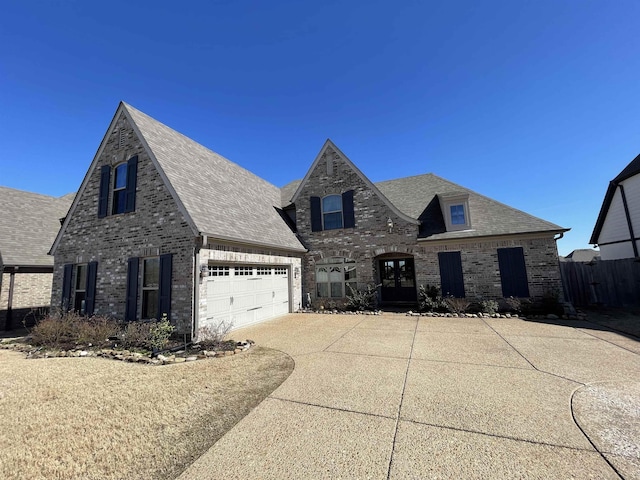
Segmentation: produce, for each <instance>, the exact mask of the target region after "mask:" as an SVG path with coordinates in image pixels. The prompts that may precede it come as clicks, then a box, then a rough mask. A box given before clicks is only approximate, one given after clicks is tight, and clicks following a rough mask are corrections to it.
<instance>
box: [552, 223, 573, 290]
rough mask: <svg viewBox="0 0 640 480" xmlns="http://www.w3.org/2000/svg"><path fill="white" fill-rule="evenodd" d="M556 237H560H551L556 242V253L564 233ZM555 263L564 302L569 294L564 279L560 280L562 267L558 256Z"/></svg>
mask: <svg viewBox="0 0 640 480" xmlns="http://www.w3.org/2000/svg"><path fill="white" fill-rule="evenodd" d="M558 235H560V236H559V237H553V239H554V240H555V242H556V252H557V251H558V240H561V239H562V238H563V237H564V232H560V233H558ZM556 258H557V261H558V273H559V274H560V283H561V284H562V295H563V297H564V299H563V300H564V301H565V302H566V301H568V299H569V292H567V287H566V285H565V284H564V279H563V278H562V265H560V256H559V255H558V256H557V257H556Z"/></svg>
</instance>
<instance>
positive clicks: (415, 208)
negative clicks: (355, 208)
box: [375, 173, 567, 240]
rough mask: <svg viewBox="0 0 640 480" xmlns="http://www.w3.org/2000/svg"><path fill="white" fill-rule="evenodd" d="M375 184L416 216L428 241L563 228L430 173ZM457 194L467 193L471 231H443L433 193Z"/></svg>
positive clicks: (391, 199)
mask: <svg viewBox="0 0 640 480" xmlns="http://www.w3.org/2000/svg"><path fill="white" fill-rule="evenodd" d="M375 185H376V186H377V187H378V189H380V191H381V192H382V193H383V194H384V195H385V196H386V197H387V198H388V199H389V200H390V201H391V203H393V204H394V205H395V206H396V207H397V208H398V209H399V210H400V211H402V212H403V213H405V214H406V215H408V216H410V217H413V218H418V219H420V220H421V221H422V226H421V228H420V232H421V233H420V236H421V237H423V238H424V237H426V238H429V239H431V240H439V239H450V238H468V237H484V236H492V235H507V234H513V233H532V232H561V231H566V230H567V229H566V228H562V227H560V226H558V225H556V224H554V223H551V222H547V221H546V220H542V219H540V218H538V217H534V216H533V215H529V214H528V213H525V212H523V211H521V210H518V209H515V208H512V207H509V206H508V205H505V204H503V203H500V202H497V201H496V200H492V199H490V198H488V197H485V196H484V195H480V194H479V193H476V192H474V191H473V190H469V189H468V188H464V187H462V186H460V185H457V184H455V183H453V182H449V181H448V180H445V179H444V178H441V177H439V176H437V175H434V174H432V173H427V174H424V175H416V176H413V177H406V178H399V179H397V180H388V181H385V182H379V183H376V184H375ZM458 193H465V194H468V195H469V211H470V213H469V214H470V217H471V230H462V231H456V232H446V231H445V227H444V219H443V218H442V212H441V210H440V203H439V201H438V199H437V197H436V195H446V194H458Z"/></svg>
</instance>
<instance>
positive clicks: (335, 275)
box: [329, 267, 344, 282]
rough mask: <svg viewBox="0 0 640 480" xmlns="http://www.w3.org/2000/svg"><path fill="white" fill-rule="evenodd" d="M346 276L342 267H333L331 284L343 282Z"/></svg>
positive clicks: (331, 269)
mask: <svg viewBox="0 0 640 480" xmlns="http://www.w3.org/2000/svg"><path fill="white" fill-rule="evenodd" d="M343 279H344V275H343V273H342V267H331V268H330V269H329V281H330V282H342V280H343Z"/></svg>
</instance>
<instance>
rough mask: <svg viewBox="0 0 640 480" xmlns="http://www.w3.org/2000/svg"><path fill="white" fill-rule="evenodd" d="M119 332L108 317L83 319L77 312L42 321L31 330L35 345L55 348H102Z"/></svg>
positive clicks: (52, 316)
mask: <svg viewBox="0 0 640 480" xmlns="http://www.w3.org/2000/svg"><path fill="white" fill-rule="evenodd" d="M118 330H119V327H118V323H117V322H116V321H115V320H112V319H110V318H108V317H103V316H94V317H83V316H81V315H80V314H78V313H76V312H65V313H62V314H58V315H49V316H47V317H45V318H43V319H42V320H40V321H39V322H38V323H37V324H36V325H35V327H33V330H31V341H32V343H34V344H35V345H42V346H46V347H54V348H72V347H75V346H77V345H94V346H101V345H104V344H106V343H107V341H108V339H109V337H111V336H113V335H115V334H116V333H118Z"/></svg>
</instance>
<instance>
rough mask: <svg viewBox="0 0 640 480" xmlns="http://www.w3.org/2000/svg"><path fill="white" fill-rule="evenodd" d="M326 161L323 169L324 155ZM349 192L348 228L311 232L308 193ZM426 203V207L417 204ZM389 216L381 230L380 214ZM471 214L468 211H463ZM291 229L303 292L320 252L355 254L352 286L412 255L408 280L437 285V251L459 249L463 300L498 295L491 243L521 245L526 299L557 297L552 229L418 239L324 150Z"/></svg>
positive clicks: (310, 286)
mask: <svg viewBox="0 0 640 480" xmlns="http://www.w3.org/2000/svg"><path fill="white" fill-rule="evenodd" d="M329 160H330V161H331V164H332V166H331V168H328V166H327V161H329ZM348 190H354V212H355V228H346V229H337V230H325V231H321V232H312V231H311V212H310V198H311V197H312V196H316V197H321V198H322V197H324V196H326V195H330V194H341V193H343V192H345V191H348ZM425 207H426V206H425ZM389 218H390V219H391V220H392V221H393V228H392V230H391V232H389V230H388V227H387V219H389ZM471 218H472V219H473V212H471ZM296 219H297V229H298V233H299V235H300V238H301V239H302V241H303V243H304V245H305V246H306V247H307V248H308V249H309V253H308V255H307V256H306V257H305V258H304V261H303V272H304V273H303V296H304V298H306V295H307V293H310V294H311V297H312V298H314V299H315V297H316V292H315V266H316V262H317V261H319V260H321V259H323V258H326V257H344V258H349V259H352V260H355V262H356V272H357V280H358V286H359V288H363V287H364V286H365V285H366V284H368V283H376V284H377V283H379V282H380V274H379V272H378V271H377V270H378V266H377V263H378V262H377V260H378V259H379V258H383V257H382V256H383V255H384V256H385V258H393V257H396V258H398V257H413V258H414V263H415V273H416V286H419V285H421V284H423V285H435V286H438V287H440V269H439V263H438V252H444V251H459V252H461V258H462V268H463V278H464V284H465V293H466V296H467V297H468V298H486V299H490V298H493V299H497V298H502V286H501V283H500V271H499V267H498V253H497V249H498V248H505V247H522V248H523V250H524V257H525V263H526V269H527V277H528V280H529V293H530V295H531V297H541V296H542V295H543V294H544V293H545V292H548V291H555V292H558V293H559V294H560V295H562V283H561V278H560V270H559V266H558V252H557V247H556V243H555V241H554V238H553V234H531V235H524V234H520V235H510V236H503V237H493V238H469V239H453V240H438V241H429V240H420V241H418V225H415V224H412V223H410V222H407V221H406V220H404V219H402V218H399V217H398V216H397V215H395V214H394V213H393V210H392V209H391V208H390V207H389V206H388V205H387V203H385V201H384V200H383V198H381V197H380V196H379V195H378V194H377V193H376V192H375V191H374V190H372V189H371V188H370V186H369V184H368V183H367V182H365V181H364V180H363V179H362V177H361V176H360V175H359V174H358V173H357V172H356V171H354V170H353V169H352V168H351V165H350V164H349V163H348V162H347V161H345V160H344V159H343V158H341V156H340V155H339V154H338V153H337V152H335V151H333V150H332V149H331V148H328V149H327V150H326V152H325V153H324V154H323V155H322V157H320V159H319V161H318V163H317V164H316V166H315V168H314V170H313V171H311V172H310V173H309V176H308V177H307V181H306V183H305V184H304V186H303V189H302V190H301V192H300V194H299V196H298V198H297V200H296Z"/></svg>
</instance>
